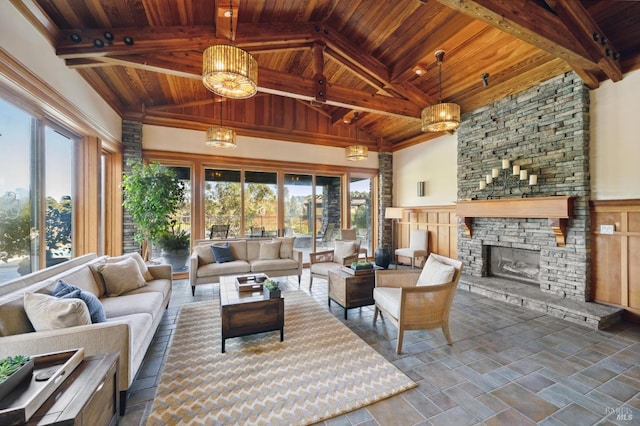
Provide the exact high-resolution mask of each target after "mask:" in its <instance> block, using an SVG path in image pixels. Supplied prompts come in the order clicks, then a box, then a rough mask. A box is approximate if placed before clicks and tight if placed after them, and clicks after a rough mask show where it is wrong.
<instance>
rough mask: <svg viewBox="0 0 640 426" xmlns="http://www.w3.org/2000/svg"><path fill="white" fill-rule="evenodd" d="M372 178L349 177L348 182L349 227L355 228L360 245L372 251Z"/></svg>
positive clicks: (369, 251)
mask: <svg viewBox="0 0 640 426" xmlns="http://www.w3.org/2000/svg"><path fill="white" fill-rule="evenodd" d="M372 187H373V179H371V178H369V177H362V178H360V177H353V176H352V177H351V181H350V182H349V204H350V206H351V210H350V219H351V227H352V228H355V230H356V235H357V236H358V239H359V240H360V246H361V247H363V248H366V249H367V251H368V253H372V250H373V248H372V235H373V234H372V232H371V194H372V190H371V189H372Z"/></svg>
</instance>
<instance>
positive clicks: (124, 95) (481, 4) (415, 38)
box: [11, 0, 640, 151]
mask: <svg viewBox="0 0 640 426" xmlns="http://www.w3.org/2000/svg"><path fill="white" fill-rule="evenodd" d="M11 1H12V3H13V4H14V5H15V6H16V7H17V8H18V9H19V10H21V12H22V13H23V14H24V15H25V16H26V17H27V18H28V19H29V20H30V21H31V22H32V23H33V25H34V26H36V27H37V28H38V29H39V30H40V31H41V32H43V33H44V34H45V35H46V36H47V37H48V38H49V40H50V41H51V44H52V45H53V46H54V48H55V51H56V54H57V55H58V57H59V58H62V59H64V60H65V61H66V64H67V66H68V67H70V68H73V69H76V70H77V72H79V73H80V74H81V75H82V76H83V77H84V78H85V79H86V80H87V81H88V82H89V83H90V84H91V86H92V87H93V88H94V89H95V90H96V91H97V92H98V93H99V94H100V95H101V96H102V97H103V98H104V99H105V100H106V101H107V102H108V103H109V104H110V105H111V106H112V107H113V108H114V109H115V110H116V111H118V112H119V113H120V114H121V116H122V117H123V118H126V119H133V120H141V121H142V122H144V123H148V124H155V125H163V126H164V125H166V126H172V127H180V128H190V129H198V130H204V129H206V128H207V127H208V126H210V125H212V124H214V123H218V122H219V114H220V108H222V113H223V120H224V125H225V126H228V127H232V128H234V129H235V130H236V131H237V132H238V134H241V135H249V136H257V137H267V138H275V139H281V140H289V141H299V142H305V143H312V144H322V145H330V146H340V147H343V146H347V145H350V144H352V143H353V141H354V138H355V131H354V126H353V125H349V124H346V123H348V122H350V121H351V120H352V117H353V115H354V112H356V111H358V112H359V119H358V120H357V126H358V129H359V133H358V139H359V142H360V143H364V144H367V145H368V146H369V149H371V150H383V151H393V150H396V149H399V148H403V147H406V146H410V145H413V144H416V143H420V142H423V141H425V140H428V139H430V138H433V137H436V136H438V134H425V133H422V131H421V130H420V127H421V125H420V111H421V110H422V108H424V107H425V106H428V105H431V104H433V103H436V102H438V99H439V94H438V67H437V65H436V61H435V58H434V53H435V51H436V50H438V49H443V50H445V51H446V54H445V58H444V62H443V64H442V100H443V101H445V102H456V103H458V104H460V105H461V107H462V111H463V114H464V112H466V111H471V110H473V109H475V108H478V107H480V106H483V105H486V104H488V103H491V102H493V101H496V100H498V99H501V98H503V97H505V96H506V95H509V94H513V93H517V92H520V91H522V90H525V89H527V88H529V87H532V86H534V85H537V84H538V83H540V82H541V81H544V80H547V79H549V78H551V77H553V76H556V75H559V74H561V73H564V72H567V71H569V70H574V71H576V72H577V73H578V75H580V77H581V78H582V79H583V80H584V81H585V83H586V84H587V85H588V86H589V87H590V88H597V87H598V86H599V84H600V82H602V81H604V80H607V79H611V80H613V81H614V82H615V81H620V80H621V79H622V78H623V75H624V73H627V72H629V71H632V70H635V69H637V68H640V2H635V1H614V0H609V1H600V0H509V1H505V0H394V1H389V0H384V1H383V0H127V1H123V0H11ZM230 7H231V8H232V9H233V23H232V25H233V26H232V28H233V37H234V41H233V44H234V45H236V46H238V47H242V48H244V49H246V50H248V51H250V52H251V53H252V54H253V55H254V56H255V57H256V59H257V61H258V65H259V77H258V86H259V93H258V94H257V95H256V96H254V97H253V98H250V99H246V100H232V101H225V102H217V101H219V99H216V98H215V97H214V96H213V94H212V93H211V92H209V91H207V90H206V89H205V88H204V86H203V85H202V83H201V80H200V78H201V72H202V52H203V51H204V49H205V48H206V47H208V46H210V45H212V44H227V43H229V36H230V26H231V20H230V19H229V18H228V17H224V11H225V10H229V8H230ZM108 34H112V35H113V39H112V40H110V39H109V37H108ZM125 37H129V38H130V39H131V40H132V41H133V43H129V44H127V43H125ZM96 40H99V41H102V44H103V46H99V47H96V43H98V44H99V42H96ZM417 68H421V69H422V70H423V74H422V75H417V74H416V73H415V70H416V69H417ZM484 73H486V74H488V78H487V82H488V86H487V87H485V86H484V85H483V81H482V78H481V75H482V74H484ZM320 78H322V79H323V80H324V81H326V84H325V86H324V91H325V93H324V96H318V94H317V92H318V90H317V87H318V86H317V84H316V82H317V80H318V79H320Z"/></svg>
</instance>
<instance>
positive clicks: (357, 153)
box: [345, 111, 369, 161]
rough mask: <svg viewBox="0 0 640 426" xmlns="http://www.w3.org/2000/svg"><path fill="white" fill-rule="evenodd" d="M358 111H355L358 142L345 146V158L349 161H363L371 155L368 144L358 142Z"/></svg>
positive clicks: (354, 121) (354, 122)
mask: <svg viewBox="0 0 640 426" xmlns="http://www.w3.org/2000/svg"><path fill="white" fill-rule="evenodd" d="M359 115H360V113H359V112H358V111H356V112H354V113H353V125H354V126H355V128H356V144H355V145H351V146H348V147H346V148H345V158H346V159H347V160H349V161H362V160H366V159H367V158H368V157H369V148H368V147H367V146H366V145H360V144H358V118H359Z"/></svg>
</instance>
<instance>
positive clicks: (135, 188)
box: [122, 160, 188, 267]
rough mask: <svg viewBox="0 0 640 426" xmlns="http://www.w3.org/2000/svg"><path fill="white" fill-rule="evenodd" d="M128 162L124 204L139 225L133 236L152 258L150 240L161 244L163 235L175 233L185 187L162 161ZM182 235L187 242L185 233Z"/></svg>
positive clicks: (145, 255) (124, 177)
mask: <svg viewBox="0 0 640 426" xmlns="http://www.w3.org/2000/svg"><path fill="white" fill-rule="evenodd" d="M127 164H128V165H129V166H130V167H131V172H129V173H126V174H124V176H123V178H122V189H123V193H124V202H123V206H124V207H125V209H127V211H128V212H129V214H130V215H131V219H132V220H133V222H134V223H135V224H136V228H135V232H134V235H133V239H134V240H135V241H136V242H137V243H139V244H140V246H141V250H142V256H143V257H144V258H145V259H149V257H150V248H149V244H150V243H155V244H158V242H159V240H160V238H161V236H165V235H166V234H170V233H173V234H175V232H174V231H173V228H172V224H174V225H175V223H176V222H175V219H174V217H175V215H176V214H177V212H178V210H179V209H180V207H181V206H182V205H183V204H184V202H185V199H186V194H185V188H184V185H183V183H182V182H181V181H180V180H179V179H178V176H177V174H176V173H175V172H174V171H173V170H171V169H170V168H167V167H164V166H162V165H161V164H159V163H151V164H143V163H142V162H141V161H140V160H133V161H130V162H128V163H127ZM187 235H188V234H187ZM180 237H181V238H180V240H181V241H184V239H185V233H182V235H180ZM187 253H188V246H187ZM185 262H186V260H185ZM182 266H184V264H183V265H182ZM182 266H181V267H182Z"/></svg>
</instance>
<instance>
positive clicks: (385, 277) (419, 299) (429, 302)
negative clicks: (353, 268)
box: [373, 253, 462, 353]
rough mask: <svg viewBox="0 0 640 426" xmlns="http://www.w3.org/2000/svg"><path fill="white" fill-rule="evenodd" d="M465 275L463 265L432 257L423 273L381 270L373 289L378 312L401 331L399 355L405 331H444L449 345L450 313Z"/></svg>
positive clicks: (450, 260) (444, 258)
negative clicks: (434, 329)
mask: <svg viewBox="0 0 640 426" xmlns="http://www.w3.org/2000/svg"><path fill="white" fill-rule="evenodd" d="M461 273H462V262H460V261H459V260H454V259H450V258H448V257H444V256H440V255H437V254H433V253H432V254H431V256H429V258H428V259H427V262H426V264H425V266H424V268H423V269H422V271H412V270H400V271H398V270H378V271H376V272H375V274H376V287H375V288H374V289H373V298H374V300H375V311H374V314H373V323H374V324H375V323H376V321H377V320H378V314H381V316H382V315H384V316H383V320H384V318H386V319H388V320H389V321H391V322H392V323H393V324H394V325H395V326H396V327H397V328H398V342H397V344H396V352H397V353H400V351H402V339H403V337H404V331H405V330H424V329H433V328H438V327H441V328H442V332H443V334H444V337H445V338H446V339H447V343H448V344H450V345H451V344H452V343H453V342H452V341H451V335H450V334H449V312H450V310H451V304H452V302H453V296H454V295H455V292H456V287H457V286H458V281H459V280H460V274H461Z"/></svg>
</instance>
